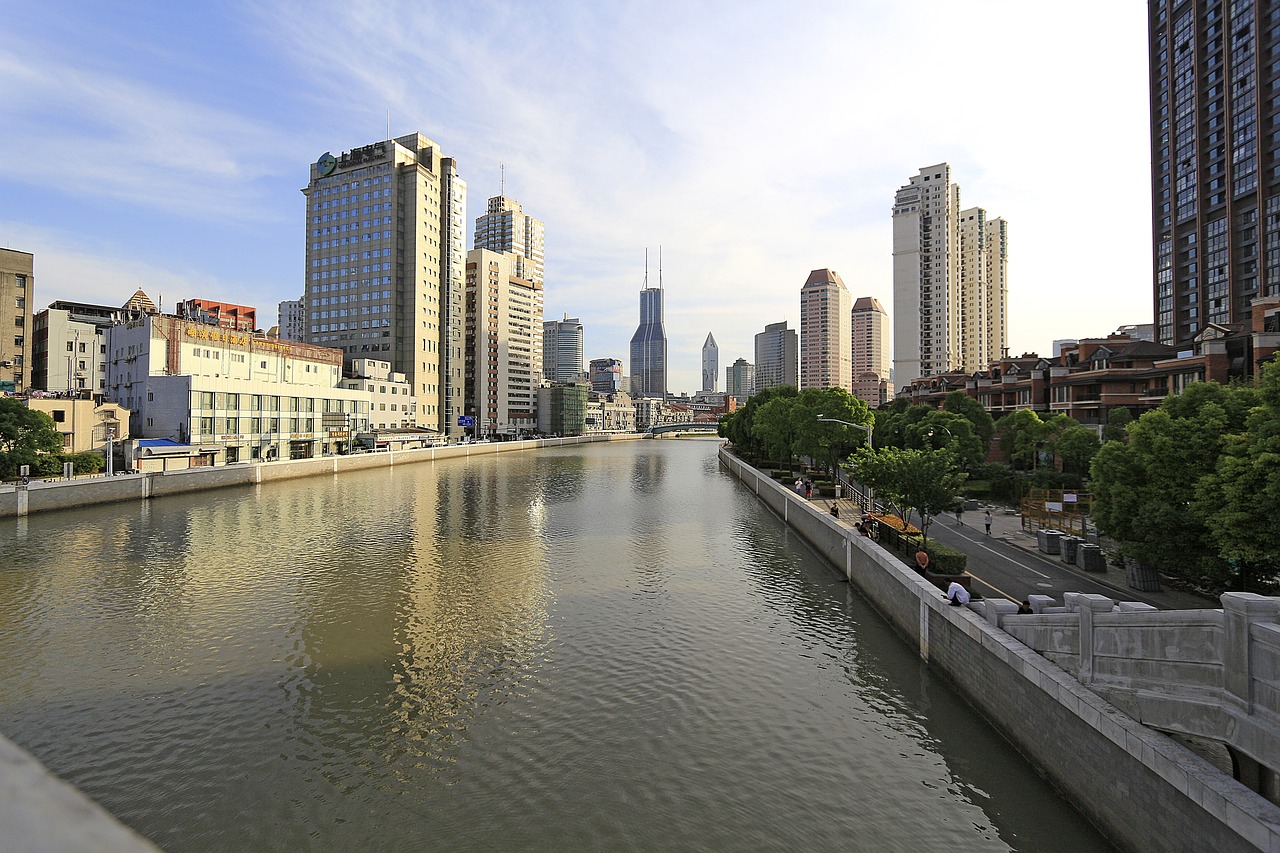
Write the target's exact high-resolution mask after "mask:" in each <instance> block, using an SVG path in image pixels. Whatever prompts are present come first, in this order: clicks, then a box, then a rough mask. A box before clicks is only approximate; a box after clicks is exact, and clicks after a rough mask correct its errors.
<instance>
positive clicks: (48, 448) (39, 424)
mask: <svg viewBox="0 0 1280 853" xmlns="http://www.w3.org/2000/svg"><path fill="white" fill-rule="evenodd" d="M60 450H62V435H61V434H60V433H59V432H58V430H57V427H56V425H55V424H54V422H53V418H51V417H49V416H48V415H46V414H45V413H44V412H39V411H36V410H34V409H28V408H27V407H26V405H24V404H23V402H22V401H21V400H19V399H18V398H16V397H0V477H6V478H11V477H16V476H18V472H19V471H20V470H21V466H23V465H27V466H29V467H30V469H31V473H32V475H34V476H47V475H49V474H53V473H56V472H57V471H58V470H60V465H61V463H60V460H59V457H58V456H57V455H56V454H57V453H58V451H60Z"/></svg>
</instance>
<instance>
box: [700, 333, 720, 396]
mask: <svg viewBox="0 0 1280 853" xmlns="http://www.w3.org/2000/svg"><path fill="white" fill-rule="evenodd" d="M719 384H720V347H719V346H718V345H717V344H716V339H715V336H714V335H712V334H711V333H710V332H707V339H706V340H705V341H704V342H703V344H702V390H703V391H715V390H716V388H717V387H718V386H719Z"/></svg>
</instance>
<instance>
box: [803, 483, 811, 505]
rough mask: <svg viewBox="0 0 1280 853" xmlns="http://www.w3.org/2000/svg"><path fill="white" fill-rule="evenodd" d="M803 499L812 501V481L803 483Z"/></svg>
mask: <svg viewBox="0 0 1280 853" xmlns="http://www.w3.org/2000/svg"><path fill="white" fill-rule="evenodd" d="M804 497H805V500H809V501H811V500H813V480H805V481H804Z"/></svg>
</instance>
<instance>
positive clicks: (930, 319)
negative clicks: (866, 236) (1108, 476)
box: [893, 163, 1008, 387]
mask: <svg viewBox="0 0 1280 853" xmlns="http://www.w3.org/2000/svg"><path fill="white" fill-rule="evenodd" d="M1007 303H1008V225H1007V223H1006V222H1005V220H1003V219H990V220H989V219H987V214H986V211H985V210H983V209H982V208H977V207H975V208H969V209H965V210H961V208H960V187H959V186H958V185H957V184H955V183H953V182H952V180H951V167H950V166H948V165H947V164H946V163H939V164H937V165H935V166H928V167H925V168H923V169H921V170H920V173H919V174H918V175H915V176H914V177H912V178H911V181H910V183H908V184H907V185H906V186H904V187H902V188H901V189H899V190H898V193H897V196H896V197H895V198H894V205H893V378H894V383H895V384H896V385H897V386H898V387H903V386H905V385H907V384H909V383H910V382H911V381H913V380H915V379H917V378H919V377H920V376H929V375H933V374H938V373H948V372H951V371H964V372H973V371H977V370H981V369H983V368H984V367H986V366H987V363H988V362H990V361H992V360H994V359H997V358H999V357H1000V356H1001V355H1002V353H1003V351H1004V349H1005V347H1006V346H1007V342H1008V309H1007Z"/></svg>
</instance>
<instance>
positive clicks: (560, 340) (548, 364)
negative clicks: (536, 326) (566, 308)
mask: <svg viewBox="0 0 1280 853" xmlns="http://www.w3.org/2000/svg"><path fill="white" fill-rule="evenodd" d="M542 378H543V379H548V380H550V381H552V382H578V381H580V380H581V379H582V321H581V320H579V319H578V318H576V317H572V318H571V317H570V316H569V315H568V314H565V315H564V319H563V320H547V321H546V322H544V323H543V324H542Z"/></svg>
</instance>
